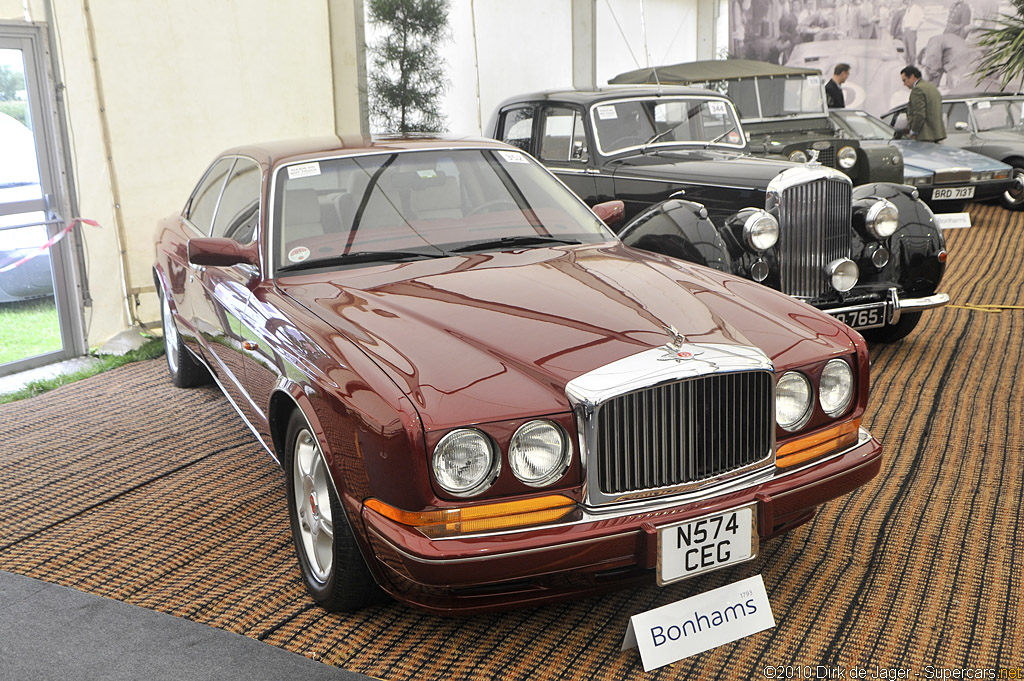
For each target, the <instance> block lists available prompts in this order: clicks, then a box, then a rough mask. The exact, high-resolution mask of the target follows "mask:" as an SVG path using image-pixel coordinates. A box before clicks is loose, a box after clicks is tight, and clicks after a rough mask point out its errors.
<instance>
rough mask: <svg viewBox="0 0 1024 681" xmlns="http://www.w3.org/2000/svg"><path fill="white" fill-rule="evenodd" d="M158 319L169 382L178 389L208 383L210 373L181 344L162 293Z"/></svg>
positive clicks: (172, 317)
mask: <svg viewBox="0 0 1024 681" xmlns="http://www.w3.org/2000/svg"><path fill="white" fill-rule="evenodd" d="M160 317H161V321H162V322H163V327H164V354H166V355H167V372H168V373H169V374H170V375H171V382H172V383H174V385H176V386H178V387H179V388H194V387H195V386H198V385H203V384H204V383H209V381H210V372H209V371H207V370H206V367H205V366H203V364H202V362H200V361H199V360H198V359H196V358H195V357H194V356H193V355H192V351H190V350H189V349H188V348H186V347H185V344H184V343H182V342H181V335H180V334H179V333H178V327H177V326H176V325H175V324H174V315H172V314H171V305H170V303H169V302H167V294H166V293H165V292H163V291H161V292H160Z"/></svg>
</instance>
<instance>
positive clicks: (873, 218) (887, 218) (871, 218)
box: [864, 199, 900, 239]
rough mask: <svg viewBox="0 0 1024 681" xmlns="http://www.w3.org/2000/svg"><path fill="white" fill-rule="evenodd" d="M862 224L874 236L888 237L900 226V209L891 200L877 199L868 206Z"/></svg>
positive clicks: (878, 237)
mask: <svg viewBox="0 0 1024 681" xmlns="http://www.w3.org/2000/svg"><path fill="white" fill-rule="evenodd" d="M864 226H865V227H867V228H868V231H869V232H871V234H872V235H873V236H874V237H875V238H877V239H888V238H889V237H891V236H892V235H893V232H895V231H896V228H897V227H899V226H900V210H899V208H897V207H896V204H894V203H893V202H891V201H889V200H887V199H879V200H878V201H876V202H875V203H874V205H872V206H871V208H868V214H867V216H866V217H865V218H864Z"/></svg>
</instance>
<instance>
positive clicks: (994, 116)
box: [974, 99, 1024, 132]
mask: <svg viewBox="0 0 1024 681" xmlns="http://www.w3.org/2000/svg"><path fill="white" fill-rule="evenodd" d="M1022 104H1024V100H1020V99H1011V100H1000V101H994V102H990V101H987V100H986V101H981V102H975V103H974V120H975V121H976V122H977V124H978V131H979V132H986V131H988V130H1019V129H1020V128H1021V107H1022Z"/></svg>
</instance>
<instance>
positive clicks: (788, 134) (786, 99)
mask: <svg viewBox="0 0 1024 681" xmlns="http://www.w3.org/2000/svg"><path fill="white" fill-rule="evenodd" d="M609 82H610V83H613V84H636V83H659V84H662V85H664V84H666V83H671V84H675V85H697V86H701V87H710V88H712V89H714V90H716V91H718V92H719V93H721V94H724V95H726V96H728V97H729V98H730V99H732V101H733V102H734V103H735V104H736V108H737V110H739V113H740V119H741V120H742V121H743V126H744V128H745V129H746V131H747V136H748V138H749V141H750V153H752V154H757V155H759V156H768V157H771V158H785V159H788V160H790V161H794V162H796V163H804V162H806V161H807V160H809V159H810V156H811V153H812V152H817V156H818V161H819V162H820V163H821V164H822V165H825V166H828V167H829V168H836V169H838V170H841V171H843V172H844V173H846V174H847V175H849V176H850V179H852V180H853V184H854V185H860V184H865V183H867V182H903V160H902V158H901V157H900V155H899V153H897V151H896V150H895V149H887V148H884V147H877V146H874V147H865V146H862V145H861V144H860V143H859V142H858V141H857V140H855V139H851V138H849V137H844V136H840V135H837V134H836V132H835V130H833V128H832V124H831V122H830V121H829V118H828V108H827V106H826V105H825V95H824V79H823V76H822V74H821V71H818V70H817V69H806V68H799V67H795V66H779V65H778V64H771V63H768V62H761V61H752V60H749V59H725V60H710V61H696V62H688V63H684V64H672V65H670V66H657V67H652V68H646V69H638V70H636V71H629V72H628V73H621V74H619V75H618V76H616V77H615V78H613V79H612V80H611V81H609Z"/></svg>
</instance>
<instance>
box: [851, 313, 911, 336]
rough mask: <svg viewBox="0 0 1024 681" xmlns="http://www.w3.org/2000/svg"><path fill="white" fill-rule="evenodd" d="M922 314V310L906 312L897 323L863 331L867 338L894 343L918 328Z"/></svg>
mask: <svg viewBox="0 0 1024 681" xmlns="http://www.w3.org/2000/svg"><path fill="white" fill-rule="evenodd" d="M921 314H922V313H920V312H904V313H903V314H902V315H900V320H899V321H898V322H896V323H895V324H890V325H888V326H883V327H882V328H880V329H865V330H864V331H862V332H861V333H862V334H863V336H864V338H865V339H867V340H868V341H871V342H873V343H894V342H896V341H898V340H902V339H903V338H906V337H907V336H908V335H909V334H910V332H911V331H913V330H914V329H915V328H917V325H918V324H919V323H920V322H921Z"/></svg>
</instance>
